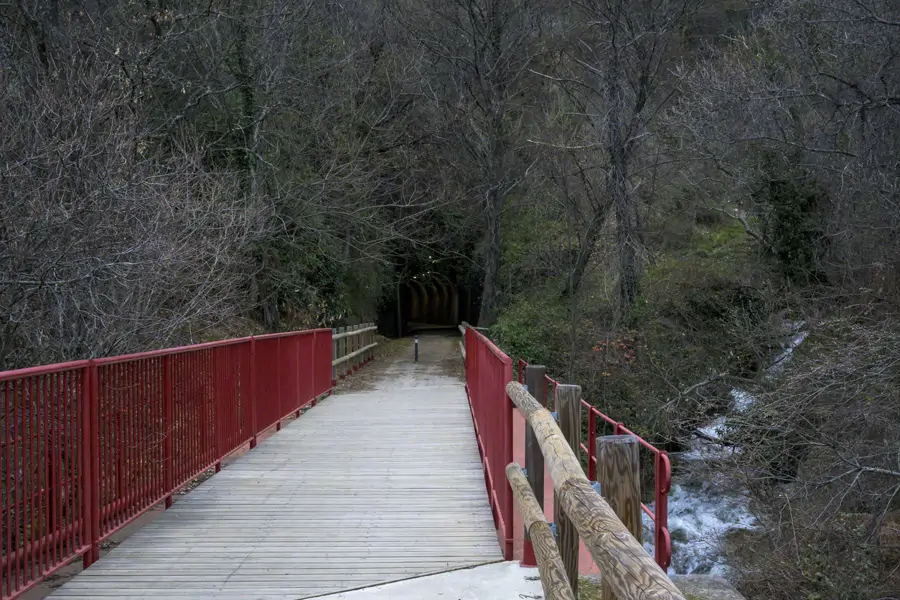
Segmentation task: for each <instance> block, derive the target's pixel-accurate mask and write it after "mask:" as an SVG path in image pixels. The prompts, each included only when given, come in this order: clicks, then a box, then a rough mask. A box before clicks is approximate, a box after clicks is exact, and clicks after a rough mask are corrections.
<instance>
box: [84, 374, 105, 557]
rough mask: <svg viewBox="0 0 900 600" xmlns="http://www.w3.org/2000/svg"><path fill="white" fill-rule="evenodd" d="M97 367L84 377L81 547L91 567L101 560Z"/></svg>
mask: <svg viewBox="0 0 900 600" xmlns="http://www.w3.org/2000/svg"><path fill="white" fill-rule="evenodd" d="M98 385H99V384H98V381H97V365H96V364H94V361H90V362H89V363H88V366H87V367H85V370H84V376H83V378H82V391H81V398H82V403H83V404H82V410H81V411H79V413H80V416H81V485H82V495H81V500H82V503H81V545H82V546H86V549H85V551H84V555H83V557H82V561H83V564H84V568H85V569H86V568H88V567H89V566H91V565H92V564H94V562H95V561H96V560H97V559H99V558H100V542H99V539H100V503H101V502H102V499H101V498H100V452H99V443H98V438H99V433H100V428H99V422H98V421H99V410H98V407H97V403H98V394H97V391H98Z"/></svg>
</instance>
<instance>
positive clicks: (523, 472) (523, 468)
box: [522, 467, 528, 477]
mask: <svg viewBox="0 0 900 600" xmlns="http://www.w3.org/2000/svg"><path fill="white" fill-rule="evenodd" d="M522 475H524V476H525V477H528V469H526V468H525V467H522Z"/></svg>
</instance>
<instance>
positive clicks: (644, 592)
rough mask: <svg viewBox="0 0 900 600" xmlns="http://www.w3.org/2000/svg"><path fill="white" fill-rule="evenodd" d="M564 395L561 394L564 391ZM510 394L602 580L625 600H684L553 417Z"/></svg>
mask: <svg viewBox="0 0 900 600" xmlns="http://www.w3.org/2000/svg"><path fill="white" fill-rule="evenodd" d="M560 389H561V388H560ZM506 392H507V394H508V395H509V397H510V399H511V400H512V401H513V404H515V405H516V407H517V408H518V409H519V410H521V411H522V414H523V415H524V416H525V419H526V420H527V421H528V422H529V423H530V424H531V426H532V427H534V433H535V435H536V436H537V439H538V443H539V444H540V445H541V450H542V452H543V454H544V460H545V462H546V465H547V469H548V470H549V472H550V477H551V478H552V481H553V487H554V490H555V491H556V492H558V494H557V495H556V499H557V500H560V501H561V502H560V506H561V507H562V509H563V510H564V511H565V512H566V514H568V515H569V517H570V518H571V520H572V522H573V523H574V524H575V527H576V528H577V531H578V533H579V535H580V536H581V538H582V539H583V540H584V545H585V546H586V547H587V549H588V550H589V551H590V553H591V556H593V557H594V562H595V563H596V564H597V566H598V567H600V570H601V572H602V573H603V575H602V577H603V578H604V580H606V581H608V582H609V583H610V585H611V586H612V589H613V590H614V591H615V593H616V594H618V595H619V596H620V597H621V598H623V599H628V600H636V599H638V598H645V599H650V598H652V599H653V600H685V597H684V595H683V594H682V593H681V592H680V591H678V588H676V587H675V585H674V584H673V583H672V581H671V580H670V579H669V577H668V576H667V575H666V574H665V572H663V570H662V569H661V568H660V567H659V565H657V564H656V562H654V561H653V558H652V557H651V556H650V555H649V554H647V551H646V550H644V548H643V546H641V544H640V543H639V542H638V541H637V540H636V539H634V537H633V536H632V535H631V533H630V532H629V531H628V530H627V529H626V528H625V526H624V525H623V524H622V521H621V520H620V519H619V517H617V516H616V514H615V513H614V512H613V510H612V508H611V507H610V506H609V503H608V502H607V501H606V499H605V498H602V497H601V496H600V494H598V493H597V492H596V491H595V490H594V488H593V487H592V486H591V482H590V481H588V478H587V477H586V476H585V474H584V470H583V469H582V467H581V462H580V461H579V460H578V459H577V458H576V456H575V453H574V452H573V451H572V448H571V447H570V446H569V442H568V441H567V440H566V439H565V436H563V433H562V431H561V430H560V427H559V425H558V424H557V423H556V421H555V420H554V419H553V417H552V416H551V415H550V412H549V411H548V410H547V409H546V408H544V407H542V406H541V405H540V404H538V403H537V402H536V401H535V399H534V398H532V397H531V394H529V393H528V392H527V391H525V388H524V387H523V386H521V385H519V384H518V383H516V382H514V381H511V382H509V383H507V384H506Z"/></svg>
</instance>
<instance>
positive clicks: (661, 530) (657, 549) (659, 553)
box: [516, 358, 672, 571]
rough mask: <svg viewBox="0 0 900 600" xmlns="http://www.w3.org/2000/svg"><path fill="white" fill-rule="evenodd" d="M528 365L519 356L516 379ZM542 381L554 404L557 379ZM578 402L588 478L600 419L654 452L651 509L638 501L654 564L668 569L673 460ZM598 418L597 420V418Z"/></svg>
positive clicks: (593, 470) (592, 470)
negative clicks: (584, 418) (583, 415)
mask: <svg viewBox="0 0 900 600" xmlns="http://www.w3.org/2000/svg"><path fill="white" fill-rule="evenodd" d="M527 366H528V363H527V362H526V361H525V360H524V359H521V358H520V359H519V360H518V361H517V363H516V367H517V376H518V377H517V379H518V381H519V383H522V384H524V383H525V367H527ZM544 384H545V385H546V386H547V391H548V392H549V386H551V385H552V386H553V395H552V396H551V395H550V394H549V393H548V394H547V395H546V397H547V401H548V403H549V402H550V399H551V398H553V406H554V407H555V405H556V386H558V385H559V382H558V381H556V380H554V379H552V378H551V377H550V376H549V375H546V376H545V382H544ZM581 404H582V406H584V407H586V408H587V411H588V428H587V443H586V444H585V443H581V449H582V450H583V451H584V452H585V453H586V454H587V457H588V461H587V463H588V472H587V476H588V479H590V480H591V481H596V480H597V456H596V454H597V448H596V445H595V444H592V443H591V440H595V439H596V438H597V431H598V426H599V423H600V421H602V422H605V423H606V424H608V425H611V426H612V434H613V435H630V436H633V437H634V438H635V439H637V441H638V443H640V445H641V446H642V447H643V448H644V449H645V450H647V451H648V452H650V453H651V454H653V471H654V477H655V485H654V506H653V510H650V508H648V507H647V505H646V504H644V503H641V510H643V511H644V513H645V514H646V515H647V516H648V517H650V519H651V520H652V521H653V527H654V532H653V542H654V543H653V547H654V553H655V556H654V558H655V560H656V564H658V565H659V566H660V567H662V569H663V571H665V570H667V569H668V568H669V564H670V563H671V562H672V538H671V537H670V536H669V490H670V489H671V487H672V464H671V463H670V462H669V454H668V453H667V452H666V451H664V450H660V449H659V448H656V447H655V446H653V444H651V443H650V442H648V441H647V440H645V439H644V438H642V437H641V436H639V435H637V434H636V433H634V432H633V431H631V430H630V429H628V428H627V427H625V425H624V423H621V422H619V421H616V420H614V419H611V418H610V417H608V416H607V415H605V414H603V413H602V412H600V411H599V410H597V408H595V407H594V406H592V405H591V404H590V403H589V402H588V401H587V400H585V399H584V398H582V399H581ZM551 410H552V408H551ZM598 418H599V419H600V421H598V420H597V419H598Z"/></svg>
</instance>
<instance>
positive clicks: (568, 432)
mask: <svg viewBox="0 0 900 600" xmlns="http://www.w3.org/2000/svg"><path fill="white" fill-rule="evenodd" d="M529 389H530V388H529ZM556 410H557V415H558V419H559V429H560V431H562V434H563V437H564V438H566V441H567V442H568V443H569V446H570V447H571V448H572V452H573V453H574V454H575V458H576V459H578V460H580V457H581V386H580V385H560V386H559V387H557V388H556ZM553 522H554V523H556V533H557V536H558V537H559V553H560V554H561V555H562V559H563V563H565V565H566V575H568V576H569V583H571V584H572V592H573V593H574V594H575V596H576V597H577V596H578V531H577V530H576V529H575V524H574V523H573V522H572V520H571V519H570V518H569V516H568V515H567V514H566V512H565V510H563V507H562V503H561V502H560V497H559V494H558V493H556V492H554V494H553Z"/></svg>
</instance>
